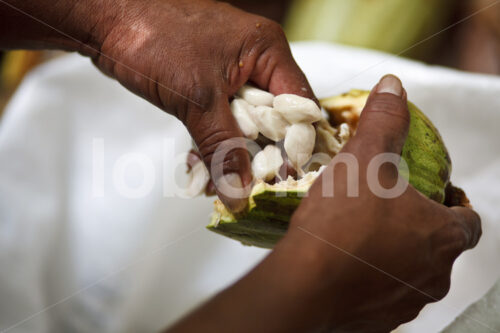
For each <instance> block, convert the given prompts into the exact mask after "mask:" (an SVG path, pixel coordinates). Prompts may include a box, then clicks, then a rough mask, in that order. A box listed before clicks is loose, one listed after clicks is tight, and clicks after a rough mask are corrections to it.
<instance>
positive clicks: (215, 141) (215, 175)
mask: <svg viewBox="0 0 500 333" xmlns="http://www.w3.org/2000/svg"><path fill="white" fill-rule="evenodd" d="M193 108H195V109H196V110H193V109H192V110H191V111H190V112H188V115H187V117H186V121H185V123H186V127H187V128H188V130H189V132H190V134H191V136H192V137H193V139H194V142H195V143H196V145H197V147H198V151H199V152H200V155H201V157H202V159H203V161H204V163H205V165H206V166H207V168H208V170H209V171H210V175H211V178H212V181H213V183H214V184H215V187H216V192H217V194H218V196H219V198H220V199H221V200H222V202H223V203H224V205H225V206H226V207H227V208H228V209H229V210H231V211H232V212H240V211H242V210H243V209H244V208H245V207H246V205H247V202H248V194H249V192H250V189H251V183H252V175H251V171H250V170H251V169H250V158H249V156H248V152H247V150H246V149H245V139H244V138H243V134H242V133H241V130H240V128H239V127H238V124H237V122H236V120H235V119H234V117H233V115H232V113H231V109H230V107H229V102H228V100H227V98H226V97H224V96H220V98H217V99H216V100H214V101H213V102H212V103H209V107H208V110H201V109H199V108H198V106H193Z"/></svg>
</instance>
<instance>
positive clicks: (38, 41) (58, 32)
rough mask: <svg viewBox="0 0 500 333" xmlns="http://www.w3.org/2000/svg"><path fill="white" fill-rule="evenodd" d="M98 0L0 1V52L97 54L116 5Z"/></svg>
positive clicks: (114, 12)
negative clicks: (9, 50) (45, 50)
mask: <svg viewBox="0 0 500 333" xmlns="http://www.w3.org/2000/svg"><path fill="white" fill-rule="evenodd" d="M108 3H109V2H108V1H100V0H59V1H57V0H56V1H53V0H2V1H0V48H1V49H20V48H22V49H47V48H48V49H64V50H68V51H78V52H81V53H84V54H87V55H92V54H94V53H96V52H97V51H98V50H99V48H100V45H101V44H102V41H103V39H104V38H105V36H106V35H107V33H108V32H109V31H108V30H109V29H111V28H112V27H113V24H114V21H115V20H116V18H117V16H118V12H119V11H118V10H116V8H117V7H119V4H115V6H114V8H113V6H110V5H109V4H108Z"/></svg>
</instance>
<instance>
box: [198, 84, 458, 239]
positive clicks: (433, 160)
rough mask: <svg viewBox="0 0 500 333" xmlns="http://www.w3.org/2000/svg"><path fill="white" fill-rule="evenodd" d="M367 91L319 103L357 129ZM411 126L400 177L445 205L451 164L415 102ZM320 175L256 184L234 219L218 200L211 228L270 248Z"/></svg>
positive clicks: (332, 116)
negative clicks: (244, 209) (240, 211)
mask: <svg viewBox="0 0 500 333" xmlns="http://www.w3.org/2000/svg"><path fill="white" fill-rule="evenodd" d="M368 95H369V91H363V90H351V91H350V92H348V93H345V94H342V95H339V96H334V97H330V98H326V99H323V100H321V101H320V103H321V106H322V107H323V108H324V109H325V110H326V111H327V113H328V114H329V118H330V119H329V120H330V122H331V123H334V124H341V123H347V124H348V125H349V127H350V128H351V129H352V130H353V131H355V130H356V127H357V124H358V120H359V116H360V114H361V111H362V110H363V107H364V105H365V104H366V100H367V98H368ZM408 109H409V111H410V128H409V132H408V137H407V139H406V141H405V145H404V147H403V151H402V158H403V159H404V160H405V161H406V163H407V166H408V168H407V169H406V170H405V169H403V168H401V169H400V174H401V176H402V177H404V178H406V179H407V180H408V181H409V183H410V184H411V185H412V186H413V187H415V188H416V189H417V190H419V191H420V192H421V193H422V194H424V195H425V196H427V197H428V198H430V199H432V200H435V201H437V202H439V203H443V202H444V200H445V189H446V187H447V185H448V184H449V180H450V173H451V161H450V158H449V155H448V151H447V149H446V147H445V145H444V143H443V140H442V139H441V136H440V134H439V132H438V131H437V129H436V128H435V127H434V125H433V124H432V123H431V121H430V120H429V119H428V118H427V117H426V116H425V115H424V114H423V113H422V112H421V111H420V110H419V109H418V108H417V107H416V106H415V105H414V104H413V103H411V102H408ZM318 175H319V172H318V171H311V172H309V173H307V174H305V176H304V177H303V178H301V179H299V180H293V179H291V178H289V179H288V180H285V181H282V182H279V183H276V184H273V185H271V184H267V183H265V182H262V181H260V182H258V183H257V184H256V185H254V187H253V188H252V192H251V195H250V197H249V205H248V207H247V210H246V211H245V212H244V213H242V214H240V215H238V216H234V215H233V214H231V213H230V212H229V211H228V210H227V209H226V207H224V205H223V204H222V202H220V201H219V200H216V201H215V204H214V212H213V213H212V217H211V221H210V224H209V225H208V226H207V228H208V229H209V230H211V231H214V232H216V233H219V234H222V235H224V236H227V237H230V238H232V239H235V240H238V241H240V242H242V243H243V244H246V245H253V246H258V247H263V248H272V247H273V246H274V244H276V242H277V241H278V240H279V239H280V238H281V237H282V236H283V235H284V233H285V232H286V230H287V228H288V223H289V221H290V217H291V216H292V214H293V212H294V211H295V209H296V208H297V206H298V205H299V204H300V201H301V199H302V197H303V196H304V195H305V194H306V193H307V191H308V189H309V187H310V186H311V185H312V183H313V182H314V180H315V179H316V177H317V176H318Z"/></svg>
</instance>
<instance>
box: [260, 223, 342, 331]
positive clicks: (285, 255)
mask: <svg viewBox="0 0 500 333" xmlns="http://www.w3.org/2000/svg"><path fill="white" fill-rule="evenodd" d="M266 261H268V262H266V263H265V265H267V267H272V268H269V269H268V270H269V271H272V272H281V273H275V274H282V284H281V286H280V287H279V288H282V290H281V293H282V294H287V293H288V294H289V295H293V299H294V303H296V304H297V305H299V306H298V307H293V306H292V307H291V310H290V311H291V313H290V314H289V316H301V317H303V320H304V324H305V325H306V326H304V328H305V329H308V330H309V329H310V330H318V329H319V330H321V329H325V330H330V329H332V328H335V327H336V325H337V323H338V321H339V319H340V318H342V317H343V316H344V312H345V311H346V310H347V309H345V307H344V304H343V303H344V302H343V300H342V298H343V297H342V295H341V294H342V293H343V291H344V290H343V289H345V288H344V285H345V283H344V282H345V279H346V274H347V273H348V272H349V270H348V267H347V265H348V262H347V261H346V258H345V256H343V255H342V253H340V252H339V251H337V250H336V249H334V248H332V247H331V246H329V245H328V244H327V243H324V242H322V241H320V240H318V239H316V238H313V237H311V236H309V235H307V234H305V233H304V232H303V231H300V230H294V231H292V232H290V231H289V232H288V233H287V235H286V236H285V238H284V239H283V240H282V241H281V242H280V243H278V245H277V246H276V247H275V249H274V250H273V252H272V253H271V255H270V256H269V257H268V258H267V259H266ZM304 304H307V306H306V307H304ZM294 311H295V312H294Z"/></svg>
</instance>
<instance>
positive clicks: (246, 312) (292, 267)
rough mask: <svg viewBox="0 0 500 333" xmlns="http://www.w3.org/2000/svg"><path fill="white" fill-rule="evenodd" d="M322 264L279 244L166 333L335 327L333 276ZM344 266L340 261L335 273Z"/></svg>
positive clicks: (307, 251)
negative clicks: (231, 284)
mask: <svg viewBox="0 0 500 333" xmlns="http://www.w3.org/2000/svg"><path fill="white" fill-rule="evenodd" d="M323 259H324V258H322V257H321V256H318V253H317V252H316V251H315V250H313V249H312V248H311V247H309V246H300V247H299V246H297V243H295V245H294V246H292V244H291V242H288V241H287V244H284V243H281V244H280V245H278V248H276V249H275V250H274V252H273V253H271V254H270V255H269V256H268V257H267V258H266V259H264V261H263V262H261V263H260V264H259V265H258V266H257V267H255V268H254V269H253V270H252V271H251V272H250V273H248V274H247V275H246V276H245V277H244V278H242V279H241V280H239V281H238V282H237V283H235V284H234V285H233V286H231V287H229V288H228V289H226V290H224V291H223V292H221V293H219V294H218V295H217V296H215V297H214V298H213V299H211V300H210V301H209V302H207V303H206V304H204V305H203V306H201V307H200V308H198V309H197V310H196V311H194V312H193V313H191V314H189V315H188V316H187V317H186V318H184V319H183V320H181V321H180V322H179V323H177V324H176V325H175V326H173V327H172V328H170V330H169V331H168V332H170V333H179V332H198V331H208V332H309V331H322V329H326V328H327V327H328V328H331V317H330V316H329V315H330V313H331V310H332V309H331V304H332V302H331V298H330V296H329V295H330V289H331V288H333V284H334V281H335V276H333V275H332V272H331V271H329V268H327V266H326V265H325V261H324V260H323ZM341 261H342V260H341V258H339V260H338V264H339V267H337V268H340V265H341V264H342V262H341ZM326 298H328V303H326V302H325V299H326ZM341 308H342V307H340V306H339V310H338V311H341V310H340V309H341Z"/></svg>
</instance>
